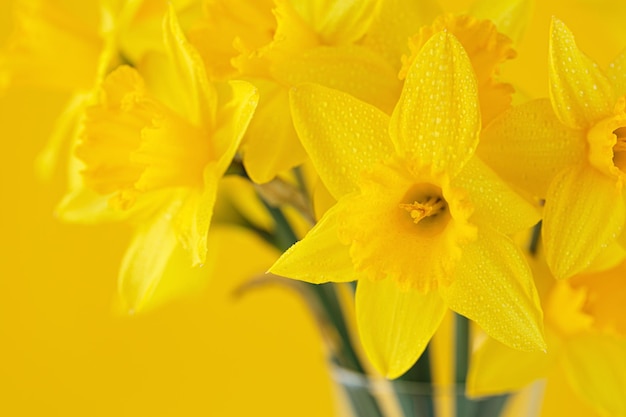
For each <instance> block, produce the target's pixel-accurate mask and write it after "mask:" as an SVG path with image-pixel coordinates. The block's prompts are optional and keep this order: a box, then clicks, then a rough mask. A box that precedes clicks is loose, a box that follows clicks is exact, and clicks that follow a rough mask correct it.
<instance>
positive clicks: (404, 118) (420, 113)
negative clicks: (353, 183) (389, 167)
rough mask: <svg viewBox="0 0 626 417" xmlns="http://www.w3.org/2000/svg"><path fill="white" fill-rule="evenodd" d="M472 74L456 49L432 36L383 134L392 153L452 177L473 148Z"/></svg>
mask: <svg viewBox="0 0 626 417" xmlns="http://www.w3.org/2000/svg"><path fill="white" fill-rule="evenodd" d="M477 94H478V93H477V86H476V80H475V77H474V70H473V69H472V65H471V63H470V61H469V58H468V57H467V55H466V53H465V51H464V49H463V47H462V46H461V44H460V43H459V42H458V41H457V40H456V39H455V38H454V36H452V35H450V34H449V33H447V32H440V33H438V34H436V35H434V36H433V37H432V38H430V40H429V41H428V42H426V44H425V45H424V46H423V47H422V49H421V50H420V52H419V54H418V56H417V58H416V59H415V62H414V63H413V65H412V66H411V68H410V69H409V72H408V74H407V77H406V81H405V84H404V88H403V90H402V95H401V97H400V101H399V102H398V104H397V106H396V108H395V110H394V112H393V115H392V117H391V124H390V126H389V132H390V135H391V139H392V140H393V142H394V144H395V146H396V149H397V151H398V153H399V154H400V155H401V156H407V157H409V158H413V159H415V160H416V162H418V164H420V165H422V166H431V167H432V170H433V171H436V172H440V171H447V172H448V173H449V174H450V176H451V177H453V176H454V175H455V174H456V173H457V172H458V171H460V170H461V168H462V167H463V164H465V162H467V160H468V159H469V158H470V157H471V156H472V155H473V153H474V150H475V148H476V145H477V144H478V132H479V131H480V111H479V107H478V96H477Z"/></svg>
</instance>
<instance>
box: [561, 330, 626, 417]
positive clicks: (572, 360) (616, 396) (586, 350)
mask: <svg viewBox="0 0 626 417" xmlns="http://www.w3.org/2000/svg"><path fill="white" fill-rule="evenodd" d="M564 359H565V363H564V368H565V372H566V375H567V377H568V380H569V382H570V384H571V385H572V388H573V390H574V391H575V392H576V393H577V394H578V395H579V396H580V397H581V398H582V399H584V400H585V401H586V402H587V403H588V404H589V405H591V406H592V407H593V408H596V409H597V410H598V411H600V412H601V413H602V414H605V415H607V416H615V417H618V416H626V395H624V393H625V392H626V341H625V340H624V339H617V338H615V337H613V336H608V335H598V334H593V335H591V334H589V335H584V336H580V337H577V338H575V339H573V340H571V341H569V343H568V347H567V351H566V355H565V358H564Z"/></svg>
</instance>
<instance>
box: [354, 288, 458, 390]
mask: <svg viewBox="0 0 626 417" xmlns="http://www.w3.org/2000/svg"><path fill="white" fill-rule="evenodd" d="M446 310H447V309H446V307H445V304H444V303H443V301H442V300H441V298H440V297H439V295H438V294H437V292H436V291H433V292H429V293H427V294H423V293H421V292H419V291H415V290H402V289H400V287H399V286H398V285H397V284H396V283H395V282H394V281H393V280H391V279H384V280H381V281H371V280H369V279H361V280H359V283H358V285H357V289H356V314H357V326H358V328H359V333H360V335H361V341H362V342H363V347H364V349H365V352H366V353H367V355H368V357H369V358H370V360H371V361H372V363H373V364H374V366H375V367H376V368H377V369H378V371H379V372H380V373H381V374H383V375H384V376H386V377H387V378H397V377H399V376H400V375H402V374H403V373H404V372H406V371H407V370H408V369H409V368H410V367H411V366H412V365H413V364H414V363H415V362H416V361H417V359H418V358H419V357H420V355H421V354H422V352H423V351H424V349H425V348H426V345H427V344H428V342H429V341H430V339H431V337H432V336H433V334H434V333H435V330H437V328H438V327H439V323H441V320H442V319H443V316H444V314H445V312H446Z"/></svg>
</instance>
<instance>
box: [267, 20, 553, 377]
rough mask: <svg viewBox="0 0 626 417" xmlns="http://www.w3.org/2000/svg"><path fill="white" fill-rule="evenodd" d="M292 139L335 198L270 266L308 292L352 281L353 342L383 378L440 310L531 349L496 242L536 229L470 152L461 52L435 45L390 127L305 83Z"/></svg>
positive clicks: (527, 287)
mask: <svg viewBox="0 0 626 417" xmlns="http://www.w3.org/2000/svg"><path fill="white" fill-rule="evenodd" d="M291 104H292V111H293V114H294V123H295V127H296V130H297V131H298V134H299V136H300V139H301V140H302V143H303V145H304V147H305V148H306V149H307V152H308V154H309V155H310V157H311V159H312V161H313V163H314V165H315V166H316V168H317V170H318V172H319V175H320V177H321V178H322V180H323V181H324V183H325V185H326V186H327V187H328V189H329V191H330V192H331V194H332V195H333V197H334V198H335V199H336V200H337V204H336V205H334V206H333V207H332V208H331V209H330V210H329V211H327V212H326V214H325V215H324V216H323V218H322V219H321V220H320V222H319V223H318V224H317V225H316V226H315V227H314V228H313V229H312V230H311V231H310V232H309V234H308V235H307V236H306V237H305V238H304V239H303V240H302V241H300V242H299V243H297V244H296V245H294V246H293V247H292V248H290V249H289V250H288V251H287V252H286V253H285V254H283V256H282V257H281V258H280V259H279V260H278V261H277V263H276V264H274V266H273V267H272V268H271V271H272V272H273V273H276V274H278V275H283V276H287V277H291V278H296V279H301V280H305V281H309V282H313V283H321V282H326V281H335V282H343V281H352V280H356V279H358V286H357V292H356V313H357V321H358V326H359V332H360V335H361V339H362V341H363V344H364V347H365V350H366V352H367V353H368V355H369V357H370V358H371V360H372V362H373V363H374V365H375V366H376V367H377V368H378V369H379V370H380V371H381V373H383V374H384V375H386V376H388V377H397V376H399V375H400V374H402V373H403V372H405V371H406V370H407V369H408V368H409V367H410V366H411V365H412V364H413V363H414V362H415V360H416V359H417V358H418V357H419V356H420V355H421V353H422V351H423V349H424V348H425V347H426V344H427V343H428V341H429V340H430V338H431V336H432V335H433V333H434V332H435V330H436V329H437V327H438V325H439V323H440V321H441V319H442V318H443V315H444V313H445V312H446V307H449V308H451V309H452V310H454V311H457V312H459V313H461V314H463V315H466V316H467V317H469V318H471V319H473V320H475V321H477V322H478V323H479V324H480V325H481V326H483V328H484V329H485V330H486V331H487V332H488V333H490V334H491V335H493V336H494V337H495V338H497V339H499V340H502V341H503V342H504V343H507V344H509V345H511V346H514V347H516V348H519V349H525V350H540V349H543V347H544V343H543V339H542V335H541V320H542V319H541V318H542V313H541V310H540V308H539V301H538V296H537V295H536V291H535V288H534V286H533V283H532V277H531V275H530V271H529V268H528V266H527V264H526V262H525V261H524V259H523V257H522V255H521V253H520V252H519V250H518V249H517V248H516V247H515V245H514V244H513V243H512V241H511V240H510V239H509V238H508V237H507V236H506V234H507V233H512V232H514V231H517V230H521V229H524V228H526V227H529V226H531V225H532V224H534V223H535V222H537V221H538V215H537V212H536V210H535V209H534V208H533V207H532V206H531V205H530V204H528V203H526V201H525V200H523V199H522V198H520V197H519V196H518V195H517V194H515V193H513V192H512V191H511V190H510V189H509V188H508V187H507V186H506V185H505V184H504V183H503V182H502V181H501V180H500V179H499V178H498V177H497V176H496V175H495V174H494V173H493V172H492V171H491V170H490V169H489V168H488V167H487V166H486V165H484V164H483V163H482V162H481V161H480V160H479V159H478V158H477V157H476V156H475V155H474V151H475V149H476V146H477V144H478V133H479V131H480V112H479V105H478V101H477V86H476V80H475V78H474V72H473V70H472V66H471V64H470V62H469V60H468V58H467V55H466V54H465V52H464V50H463V47H462V46H461V45H460V44H459V42H458V41H457V40H456V39H455V38H454V37H453V36H452V35H450V34H449V33H447V32H440V33H437V34H435V35H434V36H433V37H432V38H431V39H430V40H429V41H428V42H427V43H426V44H425V45H424V46H423V47H422V49H421V50H420V52H419V54H418V55H417V57H416V58H415V60H414V62H413V64H412V66H411V68H410V69H409V70H408V73H407V77H406V81H405V85H404V89H403V90H402V95H401V97H400V101H399V102H398V104H397V105H396V107H395V109H394V111H393V115H392V116H391V118H390V117H389V116H388V115H387V114H385V113H384V112H382V111H381V110H379V109H377V108H375V107H374V106H371V105H368V104H366V103H363V102H362V101H359V100H358V99H356V98H354V97H352V96H349V95H347V94H344V93H341V92H338V91H336V90H331V89H328V88H325V87H321V86H317V85H313V84H307V85H302V86H299V87H297V88H295V89H294V90H292V93H291Z"/></svg>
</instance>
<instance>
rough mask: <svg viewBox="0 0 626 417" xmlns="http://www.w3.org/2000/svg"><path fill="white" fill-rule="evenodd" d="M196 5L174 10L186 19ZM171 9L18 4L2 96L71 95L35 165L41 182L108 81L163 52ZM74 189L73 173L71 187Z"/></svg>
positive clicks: (1, 70) (1, 76) (162, 5)
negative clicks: (29, 91) (8, 92)
mask: <svg viewBox="0 0 626 417" xmlns="http://www.w3.org/2000/svg"><path fill="white" fill-rule="evenodd" d="M194 2H195V0H175V1H174V2H173V5H174V7H175V8H176V9H177V10H178V11H180V12H181V13H183V14H184V15H185V16H189V15H193V14H194V12H193V10H194V7H193V3H194ZM166 10H167V2H166V1H165V0H157V1H146V0H99V1H90V2H84V1H77V0H50V1H43V0H17V1H16V2H15V30H14V33H13V35H12V36H11V37H10V39H9V41H8V42H7V45H6V46H5V47H4V48H3V50H2V51H0V91H2V89H3V88H8V87H13V88H15V87H17V88H21V87H29V88H33V87H34V88H37V89H45V90H53V91H55V92H60V93H63V94H69V95H70V97H69V99H68V101H67V102H66V105H65V107H64V108H63V109H59V118H58V120H57V123H56V124H55V126H54V128H53V131H52V132H51V135H50V137H49V140H48V144H47V145H46V147H45V148H44V149H43V150H42V152H41V154H40V156H39V158H38V161H37V168H38V170H39V173H40V175H41V176H42V177H43V178H50V176H51V175H52V174H53V173H54V172H55V170H56V168H57V165H58V163H59V161H60V160H61V161H63V160H64V159H65V158H64V155H63V152H64V151H66V150H67V149H68V148H73V147H74V146H75V142H76V138H77V134H78V126H79V124H80V119H81V117H82V115H83V111H84V108H85V106H86V105H87V104H88V102H89V101H90V100H91V98H92V95H93V92H94V90H97V89H98V88H99V85H100V83H101V82H102V81H103V79H104V77H105V76H106V75H107V74H108V73H109V72H110V71H111V70H112V69H113V68H115V67H116V66H117V65H119V64H120V63H122V62H131V63H137V62H139V61H140V60H141V59H143V58H144V57H145V55H146V54H148V53H150V52H152V51H162V50H163V44H162V42H160V36H159V35H158V34H159V30H160V29H159V27H160V23H161V21H162V17H163V14H164V13H165V11H166ZM74 163H75V161H72V160H71V158H70V161H69V164H70V165H71V164H74ZM69 171H72V168H70V170H69ZM76 182H77V180H76V178H74V177H73V176H72V175H71V174H70V178H69V187H74V186H75V183H76Z"/></svg>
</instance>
